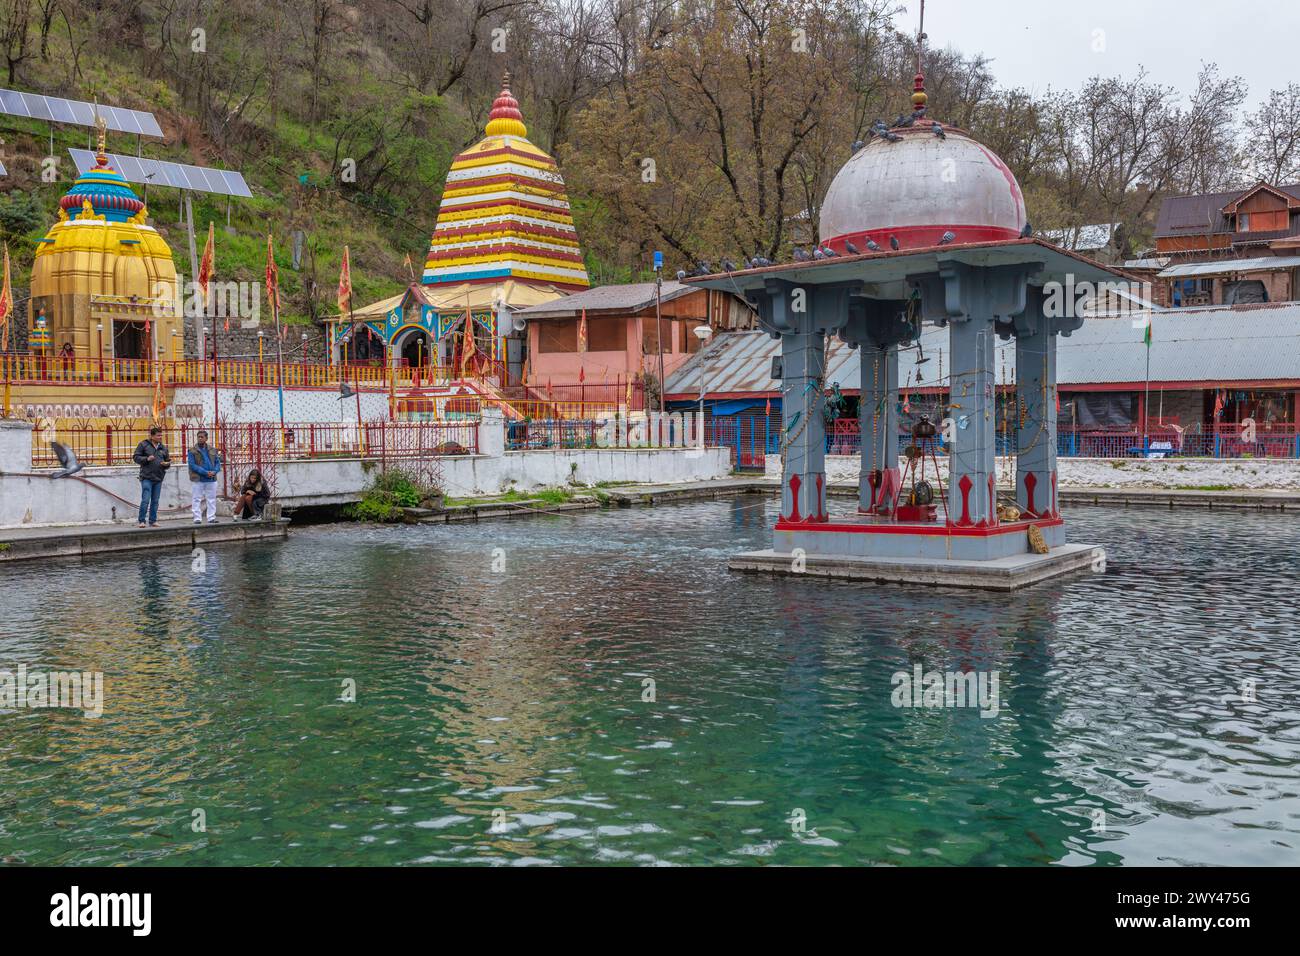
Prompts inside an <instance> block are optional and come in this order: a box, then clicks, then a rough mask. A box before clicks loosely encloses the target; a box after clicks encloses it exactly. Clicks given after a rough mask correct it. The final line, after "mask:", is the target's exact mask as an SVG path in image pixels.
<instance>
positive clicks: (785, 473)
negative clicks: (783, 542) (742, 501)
mask: <svg viewBox="0 0 1300 956" xmlns="http://www.w3.org/2000/svg"><path fill="white" fill-rule="evenodd" d="M825 347H826V336H825V335H823V334H822V333H821V332H794V333H790V334H787V335H783V336H781V359H782V364H783V366H784V372H785V377H784V379H783V380H782V383H781V412H782V415H781V417H782V428H781V449H782V451H783V457H784V461H785V466H784V468H783V469H782V476H781V517H782V518H783V519H784V520H786V521H825V520H826V519H827V514H826V423H825V421H824V420H823V419H822V405H823V402H824V399H823V397H822V389H823V388H824V386H825V381H824V378H825V374H826V366H825Z"/></svg>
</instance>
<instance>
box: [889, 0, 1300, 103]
mask: <svg viewBox="0 0 1300 956" xmlns="http://www.w3.org/2000/svg"><path fill="white" fill-rule="evenodd" d="M903 2H904V3H906V5H907V13H905V14H903V15H902V16H900V17H899V18H898V19H897V20H896V21H895V25H896V26H897V27H898V28H899V29H905V30H906V31H907V32H909V33H915V32H916V23H917V13H918V10H919V9H920V7H919V0H903ZM1097 30H1100V31H1104V32H1103V33H1102V34H1101V35H1100V37H1101V39H1102V40H1104V47H1103V50H1102V52H1096V51H1094V49H1093V44H1094V31H1097ZM925 32H926V33H927V34H929V37H930V39H929V41H928V43H929V45H931V46H935V47H945V46H949V45H951V46H954V47H956V48H958V49H959V50H961V51H962V52H963V53H967V54H970V53H975V52H980V53H983V54H984V55H985V56H987V57H988V58H989V59H990V60H992V61H993V62H992V70H993V74H994V76H996V77H997V78H998V82H999V83H1000V84H1002V85H1004V86H1020V87H1024V88H1026V89H1028V90H1030V91H1032V92H1036V93H1041V92H1043V91H1044V90H1046V89H1047V88H1048V87H1049V86H1051V87H1052V88H1053V89H1062V88H1066V89H1077V88H1078V87H1079V86H1080V85H1081V84H1082V83H1083V82H1084V81H1085V80H1086V79H1088V78H1089V77H1091V76H1095V75H1097V74H1101V75H1103V76H1115V75H1123V76H1129V77H1131V76H1133V75H1134V74H1135V73H1136V71H1137V69H1138V67H1139V66H1145V67H1146V68H1147V70H1148V72H1149V73H1150V75H1151V79H1153V80H1155V81H1157V82H1159V83H1162V84H1164V85H1167V86H1172V87H1175V88H1176V89H1177V90H1179V92H1181V93H1184V94H1186V93H1187V92H1188V91H1190V90H1191V89H1192V88H1194V86H1195V83H1196V74H1197V72H1198V71H1199V70H1200V66H1201V63H1202V62H1203V61H1205V62H1214V63H1217V64H1218V65H1219V71H1220V74H1221V75H1223V76H1234V75H1235V76H1241V77H1242V78H1243V79H1245V81H1246V83H1247V84H1249V86H1250V95H1249V97H1248V99H1247V104H1248V107H1249V108H1253V107H1254V106H1255V105H1256V104H1258V103H1259V102H1260V101H1261V100H1263V99H1264V98H1265V97H1266V96H1267V95H1268V91H1269V90H1271V89H1281V88H1283V87H1285V86H1286V85H1287V83H1288V82H1292V81H1300V49H1298V48H1297V46H1296V41H1297V39H1298V38H1300V2H1297V0H1267V2H1266V0H1182V2H1178V0H926V4H925Z"/></svg>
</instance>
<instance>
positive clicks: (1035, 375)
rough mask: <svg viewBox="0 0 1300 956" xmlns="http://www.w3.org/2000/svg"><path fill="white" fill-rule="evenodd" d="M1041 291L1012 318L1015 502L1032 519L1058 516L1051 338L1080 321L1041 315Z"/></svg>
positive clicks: (1067, 331) (1031, 295) (1053, 348)
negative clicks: (1014, 379) (1014, 348)
mask: <svg viewBox="0 0 1300 956" xmlns="http://www.w3.org/2000/svg"><path fill="white" fill-rule="evenodd" d="M1047 301H1050V300H1049V299H1047V298H1045V297H1044V295H1043V292H1042V290H1041V289H1031V290H1030V291H1029V294H1028V296H1027V299H1026V303H1025V311H1024V312H1022V313H1021V314H1020V315H1018V316H1016V318H1015V336H1016V410H1015V414H1016V415H1017V420H1016V503H1017V504H1018V505H1019V507H1020V510H1021V512H1022V513H1023V514H1026V515H1029V516H1032V517H1035V518H1056V517H1060V514H1061V509H1060V504H1059V499H1058V497H1057V487H1056V486H1057V477H1056V388H1057V382H1056V336H1057V334H1058V333H1063V334H1065V335H1069V334H1070V332H1072V331H1073V330H1074V329H1077V328H1078V327H1079V326H1080V325H1082V323H1083V317H1082V316H1049V315H1046V314H1045V310H1044V305H1045V303H1046V302H1047Z"/></svg>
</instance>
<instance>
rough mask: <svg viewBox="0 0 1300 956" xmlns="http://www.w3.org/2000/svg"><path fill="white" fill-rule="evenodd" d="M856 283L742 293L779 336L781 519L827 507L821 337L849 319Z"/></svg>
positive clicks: (806, 517)
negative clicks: (850, 298)
mask: <svg viewBox="0 0 1300 956" xmlns="http://www.w3.org/2000/svg"><path fill="white" fill-rule="evenodd" d="M860 286H861V283H859V282H840V283H828V284H825V285H808V286H804V285H800V284H799V283H796V282H791V281H790V280H788V279H768V280H767V281H766V282H765V283H764V287H763V288H762V289H761V290H751V291H748V292H746V296H747V297H748V298H749V300H750V302H751V303H753V305H754V307H755V308H756V309H757V311H758V316H759V325H760V326H761V327H762V328H763V329H764V331H766V332H768V333H769V334H770V335H772V336H773V337H775V338H780V340H781V365H782V375H781V418H782V428H781V436H780V442H781V451H782V459H783V467H782V469H781V520H783V521H791V522H823V521H826V520H828V518H829V515H828V513H827V510H826V423H825V420H824V419H823V418H822V410H823V408H824V407H825V397H824V395H823V390H824V389H825V387H826V385H827V384H828V383H827V382H826V381H825V374H826V368H825V364H826V359H825V356H826V336H827V334H828V333H830V332H837V331H839V330H840V329H842V328H843V327H844V325H845V323H846V322H847V321H848V314H849V313H848V309H849V295H850V293H851V292H853V291H856V290H857V289H858V288H859V287H860Z"/></svg>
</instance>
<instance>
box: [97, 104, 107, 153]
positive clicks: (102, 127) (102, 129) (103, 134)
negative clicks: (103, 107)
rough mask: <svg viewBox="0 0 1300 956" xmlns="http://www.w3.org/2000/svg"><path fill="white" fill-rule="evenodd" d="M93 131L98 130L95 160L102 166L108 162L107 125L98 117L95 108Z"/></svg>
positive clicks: (102, 118)
mask: <svg viewBox="0 0 1300 956" xmlns="http://www.w3.org/2000/svg"><path fill="white" fill-rule="evenodd" d="M95 129H97V130H99V141H98V144H97V149H96V151H95V159H97V160H99V165H101V166H103V165H105V164H106V163H107V162H108V123H106V122H104V117H102V116H100V115H99V108H98V107H96V108H95Z"/></svg>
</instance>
